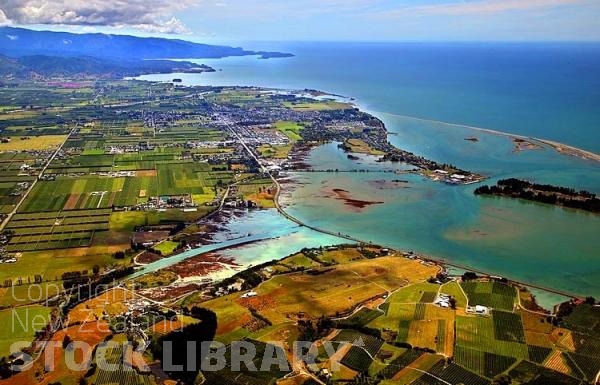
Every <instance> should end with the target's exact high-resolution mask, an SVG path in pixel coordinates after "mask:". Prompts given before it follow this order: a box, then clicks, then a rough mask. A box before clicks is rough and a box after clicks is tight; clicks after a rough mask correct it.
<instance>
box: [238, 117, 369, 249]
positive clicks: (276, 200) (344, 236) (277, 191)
mask: <svg viewBox="0 0 600 385" xmlns="http://www.w3.org/2000/svg"><path fill="white" fill-rule="evenodd" d="M226 126H227V129H228V130H229V132H231V134H232V135H233V136H235V137H236V138H237V139H238V141H239V142H240V144H241V145H242V146H244V148H245V149H246V151H247V152H248V154H250V156H251V157H252V158H254V160H255V161H256V163H257V164H258V165H259V166H260V169H261V171H262V172H263V173H265V174H267V175H269V178H271V180H272V181H273V183H274V184H275V187H276V189H275V197H274V198H273V201H274V203H275V208H276V209H277V211H279V213H280V214H281V215H283V216H284V217H286V218H287V219H289V220H290V221H292V222H294V223H296V224H298V225H299V226H303V227H306V228H308V229H311V230H314V231H317V232H320V233H322V234H327V235H332V236H334V237H338V238H341V239H345V240H348V241H352V242H358V243H367V244H368V243H370V242H365V241H363V240H361V239H358V238H355V237H352V236H350V235H347V234H342V233H340V232H337V233H336V232H335V231H329V230H327V229H322V228H319V227H316V226H312V225H309V224H307V223H305V222H303V221H301V220H300V219H298V218H296V217H294V216H292V215H290V214H288V213H287V212H286V211H285V210H284V209H283V208H282V207H281V204H280V203H279V196H280V195H281V185H280V184H279V182H278V181H277V179H276V178H275V177H274V176H273V174H271V172H270V171H269V170H268V169H266V168H265V166H264V165H263V164H262V163H261V162H260V160H259V159H258V157H257V156H256V154H254V152H253V151H252V150H251V149H250V147H248V145H247V144H246V142H244V139H243V138H242V137H241V136H240V135H239V134H238V133H237V132H236V131H235V129H233V127H232V126H233V125H232V124H231V123H227V124H226Z"/></svg>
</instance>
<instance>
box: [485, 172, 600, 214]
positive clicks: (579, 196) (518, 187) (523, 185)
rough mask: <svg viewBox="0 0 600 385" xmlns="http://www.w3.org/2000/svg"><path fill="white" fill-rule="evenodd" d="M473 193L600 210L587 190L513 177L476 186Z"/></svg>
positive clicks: (599, 204) (595, 200) (592, 195)
mask: <svg viewBox="0 0 600 385" xmlns="http://www.w3.org/2000/svg"><path fill="white" fill-rule="evenodd" d="M474 193H475V195H497V196H510V197H513V198H521V199H525V200H529V201H535V202H541V203H546V204H552V205H560V206H565V207H570V208H574V209H580V210H585V211H590V212H594V213H599V212H600V199H598V198H597V197H596V195H595V194H592V193H590V192H588V191H585V190H581V191H575V189H572V188H567V187H559V186H551V185H542V184H535V183H531V182H527V181H523V180H519V179H515V178H510V179H503V180H500V181H498V183H497V185H495V186H487V185H484V186H481V187H478V188H477V189H475V191H474Z"/></svg>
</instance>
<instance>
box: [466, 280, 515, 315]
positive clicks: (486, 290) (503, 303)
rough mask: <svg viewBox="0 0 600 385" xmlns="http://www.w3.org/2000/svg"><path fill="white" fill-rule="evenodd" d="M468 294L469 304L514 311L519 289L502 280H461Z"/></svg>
mask: <svg viewBox="0 0 600 385" xmlns="http://www.w3.org/2000/svg"><path fill="white" fill-rule="evenodd" d="M460 285H461V286H462V288H463V290H464V291H465V293H466V294H467V297H468V299H469V305H470V306H475V305H482V306H487V307H491V308H494V309H500V310H508V311H512V310H513V308H514V304H515V300H516V298H517V291H516V289H515V288H514V287H512V286H508V285H506V284H504V283H500V282H461V284H460Z"/></svg>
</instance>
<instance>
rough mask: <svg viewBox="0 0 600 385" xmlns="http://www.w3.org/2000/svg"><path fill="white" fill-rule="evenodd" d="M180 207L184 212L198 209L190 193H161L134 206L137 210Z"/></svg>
mask: <svg viewBox="0 0 600 385" xmlns="http://www.w3.org/2000/svg"><path fill="white" fill-rule="evenodd" d="M175 208H178V209H181V210H182V211H184V212H193V211H198V206H197V205H196V204H195V203H194V199H193V198H192V195H191V194H182V195H161V196H155V197H150V198H149V199H148V201H147V202H144V203H140V204H138V205H137V206H135V209H137V210H146V211H150V210H156V211H165V210H167V209H175Z"/></svg>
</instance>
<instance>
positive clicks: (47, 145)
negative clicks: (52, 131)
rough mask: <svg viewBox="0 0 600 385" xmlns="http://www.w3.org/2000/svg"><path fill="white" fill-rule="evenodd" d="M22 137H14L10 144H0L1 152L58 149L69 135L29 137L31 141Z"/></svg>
mask: <svg viewBox="0 0 600 385" xmlns="http://www.w3.org/2000/svg"><path fill="white" fill-rule="evenodd" d="M21 138H24V137H22V136H12V137H10V139H11V141H10V142H9V143H0V151H28V150H48V149H54V148H58V146H60V145H61V144H62V143H63V142H64V141H65V140H66V139H67V135H45V136H28V138H29V139H21Z"/></svg>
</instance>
